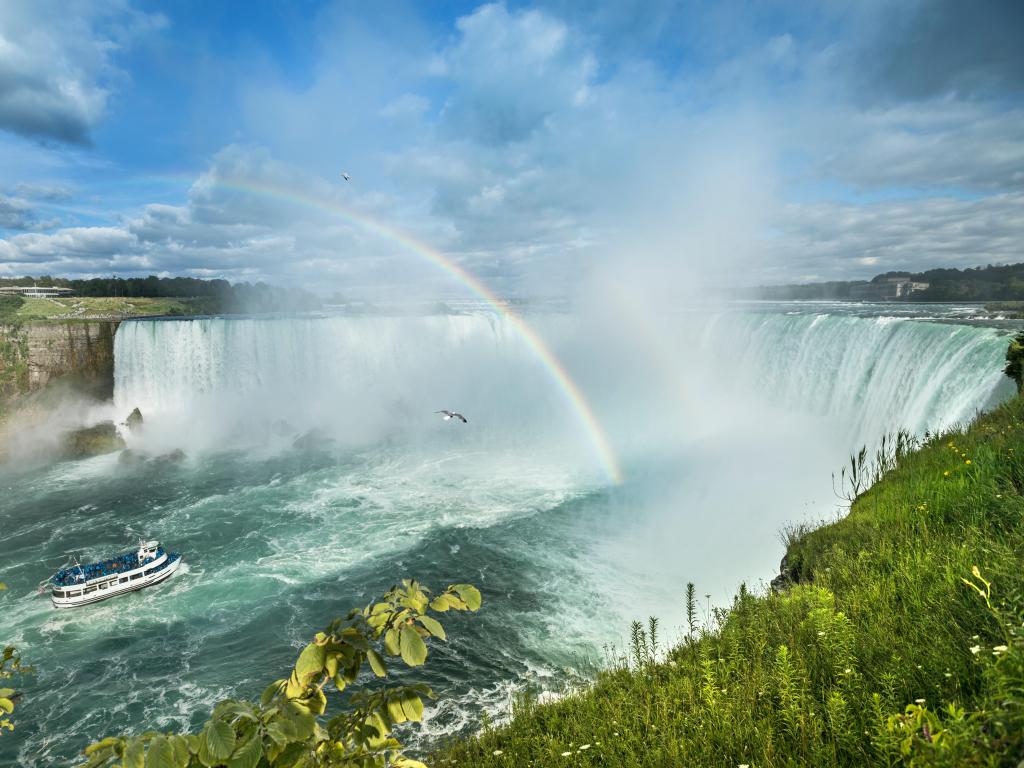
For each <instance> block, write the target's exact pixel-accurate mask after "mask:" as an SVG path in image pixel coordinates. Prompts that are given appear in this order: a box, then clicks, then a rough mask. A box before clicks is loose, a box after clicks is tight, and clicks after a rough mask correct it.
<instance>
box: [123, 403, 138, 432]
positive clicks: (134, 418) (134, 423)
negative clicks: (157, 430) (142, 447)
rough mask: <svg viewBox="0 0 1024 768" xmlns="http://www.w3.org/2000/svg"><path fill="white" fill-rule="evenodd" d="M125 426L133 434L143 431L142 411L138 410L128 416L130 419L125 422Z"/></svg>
mask: <svg viewBox="0 0 1024 768" xmlns="http://www.w3.org/2000/svg"><path fill="white" fill-rule="evenodd" d="M124 423H125V426H126V427H128V429H130V430H131V431H132V432H139V431H141V430H142V411H140V410H139V409H138V408H136V409H135V410H133V411H132V412H131V413H129V414H128V418H127V419H125V420H124Z"/></svg>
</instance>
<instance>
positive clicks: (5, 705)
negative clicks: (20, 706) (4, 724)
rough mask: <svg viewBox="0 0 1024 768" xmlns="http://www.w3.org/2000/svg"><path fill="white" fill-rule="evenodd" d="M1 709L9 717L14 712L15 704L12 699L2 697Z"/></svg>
mask: <svg viewBox="0 0 1024 768" xmlns="http://www.w3.org/2000/svg"><path fill="white" fill-rule="evenodd" d="M0 709H2V710H3V711H4V712H6V713H7V714H8V715H9V714H11V712H13V711H14V702H13V701H11V700H10V699H6V698H3V697H0Z"/></svg>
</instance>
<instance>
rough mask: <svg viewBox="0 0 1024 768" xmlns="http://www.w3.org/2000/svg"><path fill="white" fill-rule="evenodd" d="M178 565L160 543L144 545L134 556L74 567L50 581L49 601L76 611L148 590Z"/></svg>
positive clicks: (176, 556) (177, 559) (174, 555)
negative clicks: (129, 593) (76, 608)
mask: <svg viewBox="0 0 1024 768" xmlns="http://www.w3.org/2000/svg"><path fill="white" fill-rule="evenodd" d="M179 565H181V555H179V554H178V553H177V552H167V551H165V550H164V548H163V547H162V546H160V542H159V541H147V542H145V543H144V544H141V545H140V546H139V548H138V550H137V551H135V552H125V553H124V554H121V555H115V556H114V557H111V558H108V559H107V560H101V561H100V562H98V563H86V564H84V565H83V564H79V563H75V564H74V565H72V566H71V567H68V568H63V569H61V570H59V571H57V574H56V575H55V576H54V577H53V578H52V579H50V582H51V584H52V585H53V590H52V592H51V594H50V601H51V602H52V603H53V605H54V607H55V608H75V607H77V606H79V605H88V604H89V603H98V602H99V601H100V600H106V599H107V598H108V597H115V596H117V595H122V594H124V593H125V592H134V591H135V590H137V589H142V588H143V587H151V586H153V585H154V584H159V583H160V582H161V581H164V580H166V579H168V578H170V575H171V574H172V573H174V572H175V571H176V570H177V569H178V566H179Z"/></svg>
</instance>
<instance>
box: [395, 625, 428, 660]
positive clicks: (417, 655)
mask: <svg viewBox="0 0 1024 768" xmlns="http://www.w3.org/2000/svg"><path fill="white" fill-rule="evenodd" d="M401 647H402V660H403V661H404V662H405V663H406V664H408V665H409V666H410V667H418V666H420V665H421V664H422V663H423V662H425V661H426V660H427V645H426V643H424V642H423V638H422V637H420V634H419V632H417V631H416V630H415V629H414V628H413V626H412V625H411V624H406V625H405V626H403V627H402V635H401Z"/></svg>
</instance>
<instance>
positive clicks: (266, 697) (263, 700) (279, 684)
mask: <svg viewBox="0 0 1024 768" xmlns="http://www.w3.org/2000/svg"><path fill="white" fill-rule="evenodd" d="M284 685H285V681H284V680H275V681H274V682H272V683H271V684H270V685H268V686H267V687H266V688H265V689H264V691H263V695H262V696H260V704H262V705H263V706H264V707H265V706H267V704H269V703H270V702H271V701H273V699H274V697H275V696H277V694H279V693H280V692H281V688H283V687H284Z"/></svg>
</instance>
